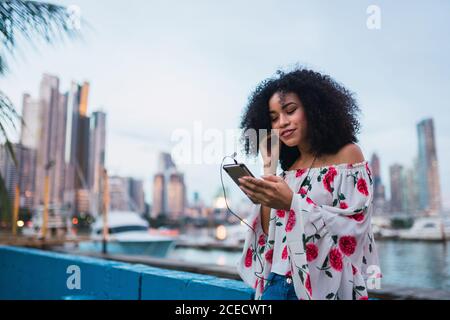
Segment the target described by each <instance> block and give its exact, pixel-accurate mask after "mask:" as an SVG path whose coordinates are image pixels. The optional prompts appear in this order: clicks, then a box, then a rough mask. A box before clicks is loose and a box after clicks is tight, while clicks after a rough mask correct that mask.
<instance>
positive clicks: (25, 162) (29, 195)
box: [0, 144, 36, 210]
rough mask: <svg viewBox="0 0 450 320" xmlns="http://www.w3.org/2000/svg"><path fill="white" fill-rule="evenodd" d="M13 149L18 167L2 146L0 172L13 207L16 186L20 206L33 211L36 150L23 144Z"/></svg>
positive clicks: (0, 150) (0, 149) (13, 146)
mask: <svg viewBox="0 0 450 320" xmlns="http://www.w3.org/2000/svg"><path fill="white" fill-rule="evenodd" d="M12 148H13V151H14V155H15V157H16V160H17V166H16V165H14V162H13V160H12V158H11V156H10V154H9V152H8V151H7V150H6V147H5V145H1V146H0V172H1V174H2V177H3V180H4V181H5V186H6V190H7V192H8V198H9V200H10V203H11V206H12V205H13V203H14V200H15V191H16V186H19V190H20V194H19V197H20V200H19V206H20V207H22V208H26V209H29V210H32V209H33V205H34V193H35V173H36V150H34V149H30V148H27V147H25V146H23V145H22V144H13V145H12Z"/></svg>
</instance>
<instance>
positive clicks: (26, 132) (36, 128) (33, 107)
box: [20, 93, 42, 150]
mask: <svg viewBox="0 0 450 320" xmlns="http://www.w3.org/2000/svg"><path fill="white" fill-rule="evenodd" d="M40 112H41V106H40V103H39V100H38V99H33V98H32V97H31V96H30V95H29V94H28V93H25V94H24V95H23V98H22V120H23V123H22V126H21V130H20V143H21V144H22V145H23V146H25V147H27V148H31V149H35V150H36V149H37V148H38V146H39V138H40V130H41V126H42V123H41V116H40Z"/></svg>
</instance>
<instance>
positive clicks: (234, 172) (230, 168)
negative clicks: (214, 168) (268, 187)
mask: <svg viewBox="0 0 450 320" xmlns="http://www.w3.org/2000/svg"><path fill="white" fill-rule="evenodd" d="M223 169H224V170H225V171H226V172H227V173H228V175H229V176H230V177H231V179H233V181H234V182H235V183H236V184H237V185H238V186H239V185H240V183H239V180H238V179H239V178H241V177H244V176H251V177H255V176H254V175H253V174H252V173H251V172H250V170H249V169H248V168H247V166H246V165H245V164H243V163H239V164H234V163H233V164H226V165H224V166H223ZM244 193H245V192H244ZM246 195H247V194H246ZM247 197H248V195H247ZM249 199H250V197H249ZM250 200H252V199H250ZM252 202H253V200H252ZM253 203H256V202H253Z"/></svg>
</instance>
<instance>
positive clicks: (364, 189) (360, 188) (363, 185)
mask: <svg viewBox="0 0 450 320" xmlns="http://www.w3.org/2000/svg"><path fill="white" fill-rule="evenodd" d="M356 186H357V188H358V191H359V192H361V193H362V194H363V195H365V196H368V195H369V191H368V190H367V182H366V180H364V179H363V178H359V180H358V183H357V184H356Z"/></svg>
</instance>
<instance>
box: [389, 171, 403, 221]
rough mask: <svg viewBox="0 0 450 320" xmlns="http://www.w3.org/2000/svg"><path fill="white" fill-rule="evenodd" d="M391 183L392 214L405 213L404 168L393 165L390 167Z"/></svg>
mask: <svg viewBox="0 0 450 320" xmlns="http://www.w3.org/2000/svg"><path fill="white" fill-rule="evenodd" d="M389 175H390V181H391V200H390V210H391V212H392V213H398V212H403V211H404V209H405V208H404V184H403V181H404V180H403V166H402V165H400V164H393V165H391V166H390V167H389Z"/></svg>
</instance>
